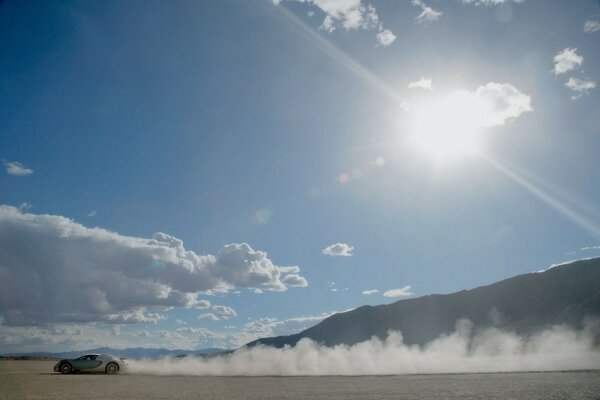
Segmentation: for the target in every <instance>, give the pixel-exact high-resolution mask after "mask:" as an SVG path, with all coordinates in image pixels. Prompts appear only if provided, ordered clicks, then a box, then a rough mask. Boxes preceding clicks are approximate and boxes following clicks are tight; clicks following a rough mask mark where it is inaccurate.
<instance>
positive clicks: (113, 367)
mask: <svg viewBox="0 0 600 400" xmlns="http://www.w3.org/2000/svg"><path fill="white" fill-rule="evenodd" d="M117 372H119V364H117V363H115V362H109V363H108V365H107V366H106V373H107V374H116V373H117Z"/></svg>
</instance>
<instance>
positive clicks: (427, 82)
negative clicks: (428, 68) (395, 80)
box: [408, 76, 433, 90]
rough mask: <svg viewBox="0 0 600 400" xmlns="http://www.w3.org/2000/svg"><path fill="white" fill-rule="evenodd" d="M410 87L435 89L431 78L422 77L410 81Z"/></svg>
mask: <svg viewBox="0 0 600 400" xmlns="http://www.w3.org/2000/svg"><path fill="white" fill-rule="evenodd" d="M408 88H409V89H425V90H433V82H432V81H431V78H425V77H424V76H422V77H421V79H419V80H418V81H414V82H410V83H409V84H408Z"/></svg>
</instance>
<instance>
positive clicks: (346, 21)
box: [273, 0, 379, 32]
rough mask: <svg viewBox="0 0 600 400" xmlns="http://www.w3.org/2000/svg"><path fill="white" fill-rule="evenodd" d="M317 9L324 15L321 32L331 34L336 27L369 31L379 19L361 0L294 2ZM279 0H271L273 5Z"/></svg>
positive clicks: (369, 6)
mask: <svg viewBox="0 0 600 400" xmlns="http://www.w3.org/2000/svg"><path fill="white" fill-rule="evenodd" d="M295 1H299V2H301V3H308V4H312V5H315V6H316V7H318V8H319V9H320V10H321V11H322V12H323V13H325V19H324V20H323V23H322V24H321V28H320V29H322V30H326V31H328V32H333V31H334V30H335V28H336V26H338V25H341V26H342V27H343V28H344V29H348V30H350V29H359V28H362V29H371V28H374V27H375V26H377V24H378V22H379V17H378V16H377V11H376V10H375V7H373V6H372V5H370V4H363V2H362V0H295ZM280 2H281V0H273V3H274V4H275V5H277V4H279V3H280Z"/></svg>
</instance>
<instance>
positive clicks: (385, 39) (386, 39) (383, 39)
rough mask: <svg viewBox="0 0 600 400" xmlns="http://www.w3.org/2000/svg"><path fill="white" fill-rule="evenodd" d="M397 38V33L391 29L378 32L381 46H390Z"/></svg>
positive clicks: (378, 41) (378, 40)
mask: <svg viewBox="0 0 600 400" xmlns="http://www.w3.org/2000/svg"><path fill="white" fill-rule="evenodd" d="M394 40H396V35H394V33H393V32H392V31H390V30H389V29H384V30H382V31H381V32H379V33H378V34H377V43H379V44H380V45H381V46H384V47H385V46H389V45H390V44H392V43H394Z"/></svg>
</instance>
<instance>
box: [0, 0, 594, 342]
mask: <svg viewBox="0 0 600 400" xmlns="http://www.w3.org/2000/svg"><path fill="white" fill-rule="evenodd" d="M599 80H600V2H598V1H592V0H587V1H583V0H582V1H568V2H566V1H565V2H559V1H552V2H550V1H539V0H521V1H515V0H513V1H510V0H505V1H503V0H452V1H450V0H449V1H436V0H413V1H408V0H405V1H403V0H395V1H393V0H345V1H342V0H339V1H337V0H306V1H300V0H281V1H271V0H252V1H229V0H224V1H203V2H197V1H184V0H177V1H127V2H122V1H88V0H85V1H84V0H79V1H77V0H73V1H67V0H65V1H55V2H45V1H33V0H32V1H26V2H24V1H11V0H9V1H4V2H1V3H0V104H1V105H2V106H1V107H0V162H1V167H2V170H1V174H0V349H2V352H27V351H65V350H77V349H88V348H93V347H97V346H111V347H119V348H125V347H165V348H172V349H173V348H179V349H202V348H209V347H221V348H236V347H238V346H240V345H243V344H244V343H247V342H249V341H251V340H253V339H256V338H259V337H265V336H274V335H280V334H290V333H295V332H298V331H300V330H302V329H305V328H307V327H309V326H312V325H314V324H316V323H318V322H319V321H321V320H322V319H323V318H325V317H327V316H329V315H331V314H333V313H335V312H343V311H346V310H350V309H353V308H356V307H358V306H361V305H365V304H371V305H375V304H387V303H391V302H395V301H398V300H401V299H406V298H411V297H418V296H423V295H428V294H432V293H451V292H454V291H458V290H462V289H469V288H474V287H477V286H481V285H487V284H490V283H493V282H495V281H498V280H502V279H506V278H509V277H511V276H514V275H518V274H523V273H530V272H534V271H538V270H542V269H545V268H548V267H549V266H551V265H553V264H557V263H561V262H566V261H568V260H573V259H581V258H589V257H596V256H600V207H598V204H600V185H598V182H600V160H599V158H598V157H597V150H598V149H599V148H600V123H599V122H600V121H599V120H600V116H599V115H600V114H598V109H600V107H599V106H600V98H599V96H598V90H597V88H596V85H597V82H598V81H599Z"/></svg>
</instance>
